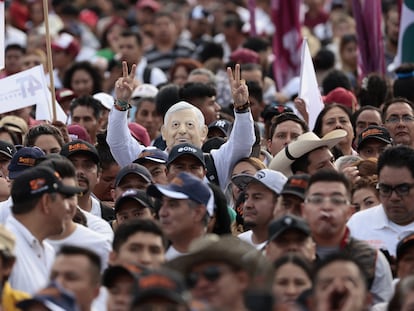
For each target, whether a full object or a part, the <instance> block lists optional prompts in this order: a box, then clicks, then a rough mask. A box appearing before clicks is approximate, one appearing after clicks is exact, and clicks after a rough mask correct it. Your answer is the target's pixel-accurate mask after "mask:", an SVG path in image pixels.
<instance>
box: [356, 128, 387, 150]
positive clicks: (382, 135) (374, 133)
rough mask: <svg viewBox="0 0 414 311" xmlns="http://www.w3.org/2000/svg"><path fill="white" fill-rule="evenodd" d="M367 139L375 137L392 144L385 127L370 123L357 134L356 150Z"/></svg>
mask: <svg viewBox="0 0 414 311" xmlns="http://www.w3.org/2000/svg"><path fill="white" fill-rule="evenodd" d="M368 139H375V140H379V141H381V142H384V143H386V144H389V145H391V144H392V138H391V135H390V133H389V132H388V130H387V129H386V128H385V127H382V126H376V125H370V126H368V127H367V128H366V129H364V130H363V131H362V132H361V133H360V134H359V135H358V143H357V150H358V151H359V150H360V149H361V148H362V146H363V145H364V143H365V142H366V141H367V140H368Z"/></svg>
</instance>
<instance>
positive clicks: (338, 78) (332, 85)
mask: <svg viewBox="0 0 414 311" xmlns="http://www.w3.org/2000/svg"><path fill="white" fill-rule="evenodd" d="M337 87H343V88H344V89H346V90H348V91H351V89H352V86H351V81H350V80H349V78H348V76H347V75H346V74H345V73H344V72H343V71H341V70H337V69H333V70H331V71H330V72H329V73H328V74H327V75H326V76H325V78H324V79H323V80H322V89H323V94H324V95H326V94H328V93H329V92H330V91H332V90H334V89H336V88H337Z"/></svg>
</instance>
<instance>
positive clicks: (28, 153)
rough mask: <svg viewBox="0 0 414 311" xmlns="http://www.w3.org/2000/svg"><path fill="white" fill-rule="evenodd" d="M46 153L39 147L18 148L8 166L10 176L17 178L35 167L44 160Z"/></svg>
mask: <svg viewBox="0 0 414 311" xmlns="http://www.w3.org/2000/svg"><path fill="white" fill-rule="evenodd" d="M45 157H46V154H45V153H44V152H43V150H42V149H40V148H39V147H22V148H20V149H19V150H17V151H16V152H15V153H14V155H13V157H12V159H11V161H10V164H9V166H8V169H9V178H10V179H15V178H16V177H17V176H19V175H20V174H21V173H22V172H23V171H25V170H27V169H29V168H32V167H34V166H35V165H37V164H38V163H39V162H40V161H42V160H44V159H45Z"/></svg>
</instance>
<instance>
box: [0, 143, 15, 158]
mask: <svg viewBox="0 0 414 311" xmlns="http://www.w3.org/2000/svg"><path fill="white" fill-rule="evenodd" d="M15 153H16V147H14V145H13V144H11V143H8V142H7V141H4V140H0V154H1V155H4V156H5V157H6V158H9V159H11V158H13V155H14V154H15Z"/></svg>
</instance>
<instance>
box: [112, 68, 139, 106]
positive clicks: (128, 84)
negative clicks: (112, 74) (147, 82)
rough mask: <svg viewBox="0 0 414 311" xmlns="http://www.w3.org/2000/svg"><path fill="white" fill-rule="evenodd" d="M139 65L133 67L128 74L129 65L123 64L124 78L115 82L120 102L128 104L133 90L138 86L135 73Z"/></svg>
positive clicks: (116, 93) (116, 95)
mask: <svg viewBox="0 0 414 311" xmlns="http://www.w3.org/2000/svg"><path fill="white" fill-rule="evenodd" d="M136 70H137V65H135V64H134V65H132V67H131V72H130V73H129V74H128V65H127V63H126V62H125V61H123V62H122V77H120V78H118V80H116V82H115V97H116V99H117V100H118V101H121V102H128V100H129V99H130V97H131V95H132V92H133V90H134V89H135V88H136V87H137V86H138V84H139V83H138V81H137V80H136V79H135V72H136Z"/></svg>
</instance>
